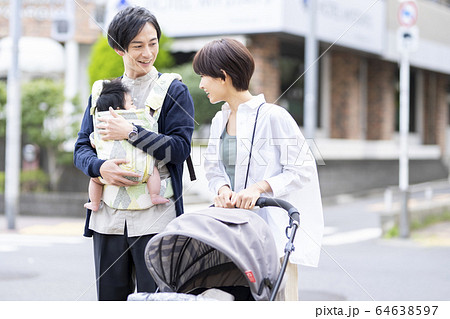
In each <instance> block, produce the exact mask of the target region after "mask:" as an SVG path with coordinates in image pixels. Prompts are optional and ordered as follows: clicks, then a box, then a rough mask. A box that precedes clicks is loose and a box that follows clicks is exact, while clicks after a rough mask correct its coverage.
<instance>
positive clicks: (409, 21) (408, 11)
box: [398, 1, 418, 28]
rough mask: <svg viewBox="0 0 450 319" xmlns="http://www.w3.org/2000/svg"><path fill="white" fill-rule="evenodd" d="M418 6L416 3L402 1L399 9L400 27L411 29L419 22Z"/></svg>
mask: <svg viewBox="0 0 450 319" xmlns="http://www.w3.org/2000/svg"><path fill="white" fill-rule="evenodd" d="M417 15H418V10H417V4H416V2H415V1H402V2H401V3H400V7H399V9H398V22H399V23H400V25H402V26H404V27H407V28H410V27H412V26H414V25H415V24H416V22H417Z"/></svg>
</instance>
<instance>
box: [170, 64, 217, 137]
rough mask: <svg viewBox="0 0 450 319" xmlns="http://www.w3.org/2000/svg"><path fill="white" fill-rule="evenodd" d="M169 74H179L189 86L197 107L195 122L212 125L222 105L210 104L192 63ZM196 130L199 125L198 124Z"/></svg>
mask: <svg viewBox="0 0 450 319" xmlns="http://www.w3.org/2000/svg"><path fill="white" fill-rule="evenodd" d="M167 72H174V73H178V74H180V75H181V76H182V77H183V83H184V84H186V85H187V87H188V89H189V93H191V96H192V99H193V100H194V106H195V121H196V122H197V123H198V124H199V125H202V124H210V123H211V120H212V118H213V117H214V115H215V114H216V113H217V111H219V110H220V105H221V104H220V103H219V104H216V105H213V104H211V103H210V102H209V100H208V98H207V97H206V94H205V92H203V90H201V89H200V88H199V87H198V84H199V83H200V76H199V75H197V74H196V73H195V72H194V70H193V69H192V63H185V64H182V65H180V66H177V67H174V68H171V69H170V70H167ZM196 128H198V125H197V124H196Z"/></svg>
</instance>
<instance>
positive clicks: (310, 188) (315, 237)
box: [193, 39, 323, 300]
mask: <svg viewBox="0 0 450 319" xmlns="http://www.w3.org/2000/svg"><path fill="white" fill-rule="evenodd" d="M193 68H194V71H195V72H196V73H197V74H199V75H200V76H201V81H200V85H199V87H200V88H201V89H203V90H204V91H205V93H206V94H207V97H208V98H209V101H210V102H211V103H212V104H216V103H219V102H222V101H224V102H226V103H225V104H224V105H223V106H222V110H221V111H219V112H218V113H217V114H216V116H215V117H214V118H213V120H212V125H211V132H210V138H209V143H208V148H207V151H206V154H205V171H206V178H207V179H208V182H209V187H210V189H211V190H212V191H213V192H214V193H215V194H216V196H215V198H214V204H215V206H216V207H228V208H232V207H238V208H243V209H252V208H253V207H254V206H255V202H256V200H257V199H258V198H259V197H260V196H266V197H275V198H278V199H284V200H286V201H288V202H290V203H291V204H293V205H294V206H295V207H296V208H298V209H299V211H300V220H301V222H300V228H299V230H298V232H297V235H296V238H295V242H294V244H295V247H296V249H295V251H294V252H293V253H292V254H291V257H290V263H291V264H290V265H289V266H288V271H287V273H286V276H287V282H288V285H287V287H286V295H285V299H286V300H297V293H298V287H297V281H298V280H297V267H295V266H293V265H292V264H301V265H306V266H317V265H318V261H319V255H320V247H321V241H322V234H323V214H322V203H321V197H320V188H319V182H318V175H317V168H316V164H315V161H314V158H313V157H312V156H311V152H309V148H308V145H307V144H306V141H305V138H304V137H303V135H302V133H301V132H300V129H299V128H298V125H297V124H296V122H295V121H294V119H293V118H292V117H291V116H290V114H289V113H288V112H287V111H286V110H285V109H283V108H282V107H280V106H277V105H274V104H271V103H267V102H266V101H265V99H264V95H263V94H260V95H257V96H254V95H252V94H251V93H250V92H249V90H248V88H249V83H250V79H251V77H252V75H253V71H254V69H255V64H254V60H253V57H252V55H251V54H250V52H249V51H248V50H247V48H246V47H245V46H244V45H243V44H242V43H240V42H238V41H236V40H233V39H221V40H215V41H212V42H210V43H208V44H206V45H205V46H204V47H203V48H202V49H201V50H200V51H199V52H197V54H196V55H195V57H194V61H193ZM256 213H257V214H259V215H260V216H261V217H263V218H264V219H265V220H266V222H267V223H268V224H269V226H270V228H271V230H272V232H273V234H274V238H275V241H276V244H277V249H278V254H279V257H282V256H283V255H284V247H285V244H286V242H287V239H286V236H285V229H286V226H287V225H288V223H289V220H288V216H287V214H286V212H285V211H283V210H281V209H279V208H273V207H272V208H262V209H259V210H257V211H256Z"/></svg>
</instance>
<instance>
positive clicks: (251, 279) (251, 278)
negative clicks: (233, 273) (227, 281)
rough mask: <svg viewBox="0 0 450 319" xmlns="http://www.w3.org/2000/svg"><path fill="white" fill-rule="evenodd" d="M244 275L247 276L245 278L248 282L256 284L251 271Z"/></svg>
mask: <svg viewBox="0 0 450 319" xmlns="http://www.w3.org/2000/svg"><path fill="white" fill-rule="evenodd" d="M245 274H246V275H247V278H248V280H250V282H256V279H255V276H253V273H252V272H251V270H247V271H246V272H245Z"/></svg>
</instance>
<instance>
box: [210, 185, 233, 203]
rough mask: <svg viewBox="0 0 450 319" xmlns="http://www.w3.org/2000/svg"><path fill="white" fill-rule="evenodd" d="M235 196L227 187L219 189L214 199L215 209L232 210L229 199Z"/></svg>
mask: <svg viewBox="0 0 450 319" xmlns="http://www.w3.org/2000/svg"><path fill="white" fill-rule="evenodd" d="M234 194H235V192H233V191H232V190H231V188H230V186H228V185H224V186H222V187H221V188H219V191H218V195H217V196H216V197H214V206H215V207H224V208H233V207H234V205H233V204H232V203H231V197H232V196H233V195H234Z"/></svg>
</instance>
